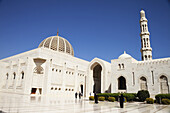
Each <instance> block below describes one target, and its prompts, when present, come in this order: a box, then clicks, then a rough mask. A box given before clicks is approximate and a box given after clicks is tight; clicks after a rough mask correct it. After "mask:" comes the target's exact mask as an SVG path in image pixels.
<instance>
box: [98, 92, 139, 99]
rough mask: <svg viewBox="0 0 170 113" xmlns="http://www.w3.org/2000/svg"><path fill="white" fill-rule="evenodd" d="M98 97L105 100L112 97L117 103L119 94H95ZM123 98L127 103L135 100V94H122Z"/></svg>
mask: <svg viewBox="0 0 170 113" xmlns="http://www.w3.org/2000/svg"><path fill="white" fill-rule="evenodd" d="M97 95H98V97H101V96H102V97H105V100H108V98H109V97H114V98H115V100H116V101H118V98H119V95H120V93H100V94H97ZM123 96H124V97H126V99H127V101H133V100H135V99H136V97H137V94H136V93H123Z"/></svg>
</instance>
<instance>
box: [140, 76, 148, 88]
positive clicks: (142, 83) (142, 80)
mask: <svg viewBox="0 0 170 113" xmlns="http://www.w3.org/2000/svg"><path fill="white" fill-rule="evenodd" d="M140 88H141V90H147V80H146V78H145V77H141V78H140Z"/></svg>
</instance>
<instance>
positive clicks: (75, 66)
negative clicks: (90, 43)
mask: <svg viewBox="0 0 170 113" xmlns="http://www.w3.org/2000/svg"><path fill="white" fill-rule="evenodd" d="M140 14H141V19H140V26H141V34H140V36H141V46H142V48H141V54H142V61H137V60H135V59H134V58H133V57H131V56H130V55H128V54H126V53H125V52H124V54H122V55H120V56H119V58H118V59H113V60H111V63H109V62H107V61H104V60H102V59H99V58H94V59H93V60H92V61H90V62H89V61H85V60H82V59H79V58H76V57H74V50H73V48H72V46H71V44H70V43H69V42H68V41H67V40H66V39H64V38H62V37H60V36H58V34H57V36H51V37H48V38H46V39H44V40H43V41H42V42H41V43H40V45H39V47H38V48H36V49H34V50H30V51H27V52H24V53H21V54H18V55H15V56H12V57H8V58H5V59H2V60H0V68H1V69H0V76H1V79H0V92H6V93H17V94H27V95H56V96H59V97H63V96H67V97H68V96H74V94H75V92H82V93H83V96H84V97H88V96H89V94H90V93H91V94H93V92H94V91H95V92H97V93H104V92H111V93H117V92H127V93H136V92H137V91H138V90H141V89H144V90H148V91H149V92H150V94H151V95H155V94H158V93H169V92H170V88H169V84H170V80H169V79H170V58H163V59H152V48H151V46H150V39H149V35H150V33H149V31H148V26H147V19H146V17H145V12H144V11H143V10H142V11H141V12H140Z"/></svg>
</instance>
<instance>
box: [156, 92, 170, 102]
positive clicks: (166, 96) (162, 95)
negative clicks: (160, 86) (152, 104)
mask: <svg viewBox="0 0 170 113" xmlns="http://www.w3.org/2000/svg"><path fill="white" fill-rule="evenodd" d="M155 98H156V102H157V103H159V104H160V99H161V100H162V99H170V94H158V95H156V96H155Z"/></svg>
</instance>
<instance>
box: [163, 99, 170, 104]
mask: <svg viewBox="0 0 170 113" xmlns="http://www.w3.org/2000/svg"><path fill="white" fill-rule="evenodd" d="M162 104H166V105H169V104H170V99H162Z"/></svg>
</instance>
